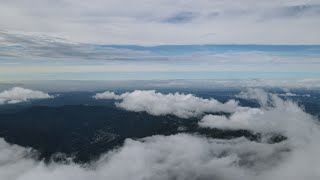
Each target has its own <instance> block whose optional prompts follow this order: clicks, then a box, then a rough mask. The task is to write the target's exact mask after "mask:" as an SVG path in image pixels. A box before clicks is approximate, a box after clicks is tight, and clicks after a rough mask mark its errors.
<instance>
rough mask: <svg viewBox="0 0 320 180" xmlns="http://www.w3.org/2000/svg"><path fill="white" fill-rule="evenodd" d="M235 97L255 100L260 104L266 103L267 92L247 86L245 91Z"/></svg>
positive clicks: (267, 98)
mask: <svg viewBox="0 0 320 180" xmlns="http://www.w3.org/2000/svg"><path fill="white" fill-rule="evenodd" d="M236 97H237V98H242V99H250V100H257V101H258V102H259V103H260V104H261V105H267V103H268V100H269V94H268V93H266V92H265V91H263V90H262V89H258V88H249V89H248V90H247V91H245V92H241V93H240V94H238V95H236Z"/></svg>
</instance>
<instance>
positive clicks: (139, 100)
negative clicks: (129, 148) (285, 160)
mask: <svg viewBox="0 0 320 180" xmlns="http://www.w3.org/2000/svg"><path fill="white" fill-rule="evenodd" d="M94 98H96V99H116V100H121V101H120V102H116V106H117V107H120V108H122V109H125V110H128V111H134V112H147V113H149V114H152V115H156V116H159V115H175V116H178V117H181V118H190V117H197V116H200V115H202V114H204V113H210V112H211V113H212V112H226V113H232V112H234V111H235V110H236V109H237V108H238V103H237V102H236V101H234V100H230V101H228V102H226V103H221V102H219V101H217V100H215V99H203V98H199V97H196V96H194V95H192V94H180V93H175V94H171V93H169V94H162V93H158V92H156V91H155V90H150V91H140V90H136V91H133V92H131V93H124V94H121V95H116V94H115V93H114V92H109V91H107V92H104V93H98V94H96V95H95V96H94Z"/></svg>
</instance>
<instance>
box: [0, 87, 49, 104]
mask: <svg viewBox="0 0 320 180" xmlns="http://www.w3.org/2000/svg"><path fill="white" fill-rule="evenodd" d="M48 98H53V96H50V95H49V94H48V93H44V92H42V91H36V90H31V89H25V88H21V87H14V88H12V89H10V90H5V91H2V92H0V105H1V104H16V103H21V102H26V101H30V100H36V99H48Z"/></svg>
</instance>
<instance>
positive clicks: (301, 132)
mask: <svg viewBox="0 0 320 180" xmlns="http://www.w3.org/2000/svg"><path fill="white" fill-rule="evenodd" d="M140 93H141V92H140ZM149 93H151V94H153V93H155V92H152V91H151V92H149ZM130 94H131V93H130ZM130 94H128V95H127V96H130ZM106 95H107V97H108V98H114V97H119V95H115V94H112V93H110V92H109V93H107V94H106ZM158 96H160V97H164V98H167V97H166V95H163V94H159V95H158ZM171 96H174V94H172V95H171ZM179 96H181V94H179ZM179 96H174V97H176V98H177V97H179ZM184 96H186V95H184ZM184 96H183V97H184ZM123 98H125V97H123ZM184 98H186V97H184ZM193 98H194V97H193ZM257 98H259V97H257ZM269 98H271V99H270V100H269V102H270V104H267V105H265V106H263V107H261V108H249V109H248V108H244V109H237V111H236V112H234V113H233V115H232V116H231V117H230V118H223V117H221V118H220V119H219V118H213V119H211V120H217V121H219V123H217V124H218V126H215V127H218V128H225V127H228V128H231V129H243V128H244V129H249V130H252V131H254V132H263V134H262V138H266V137H268V135H270V134H273V133H274V132H275V131H276V132H277V133H281V134H282V135H284V136H286V137H287V138H288V139H287V140H285V141H282V142H280V143H275V144H268V143H266V142H265V141H263V140H262V141H261V142H254V141H249V140H247V139H245V138H236V139H231V140H223V139H221V140H219V139H211V138H206V137H202V136H197V135H188V134H176V135H171V136H161V135H158V136H152V137H147V138H144V139H141V140H132V139H127V140H126V141H125V143H124V145H123V146H122V147H120V148H119V149H116V150H113V151H111V152H109V153H107V154H105V155H103V156H101V157H100V158H99V160H97V161H93V162H91V163H90V164H85V165H79V164H75V163H73V162H69V163H65V164H61V163H55V162H51V163H48V164H45V163H43V162H41V161H38V160H34V159H33V158H32V157H30V156H31V155H32V154H33V153H32V152H31V150H30V149H26V148H22V147H19V146H16V145H9V144H7V143H6V142H4V141H3V140H0V164H1V165H0V178H1V179H6V180H31V179H46V180H51V179H52V180H53V179H59V180H65V179H79V180H85V179H92V180H103V179H113V180H125V179H132V180H143V179H155V180H160V179H161V180H162V179H190V180H199V179H219V180H254V179H259V180H269V179H273V180H283V179H285V180H286V179H290V180H301V179H308V180H318V179H319V177H320V156H318V154H319V151H320V145H319V143H318V141H319V138H320V129H319V127H320V126H319V123H318V122H317V121H316V120H315V119H313V117H312V116H311V115H309V114H307V113H306V112H304V111H303V109H301V108H300V107H299V106H298V105H297V104H295V103H293V102H291V101H284V100H282V99H280V98H278V97H277V96H275V95H271V96H270V97H269ZM152 99H153V98H151V101H152ZM208 101H209V100H208ZM184 102H185V101H184ZM185 103H186V102H185ZM208 117H209V118H208V119H209V120H210V116H208ZM217 124H216V125H217ZM221 124H222V125H221Z"/></svg>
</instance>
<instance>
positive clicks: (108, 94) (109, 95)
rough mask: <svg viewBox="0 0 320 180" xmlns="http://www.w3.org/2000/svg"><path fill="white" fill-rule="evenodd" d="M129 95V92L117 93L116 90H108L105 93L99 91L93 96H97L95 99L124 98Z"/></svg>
mask: <svg viewBox="0 0 320 180" xmlns="http://www.w3.org/2000/svg"><path fill="white" fill-rule="evenodd" d="M128 95H129V93H124V94H121V95H116V94H115V93H114V92H110V91H106V92H103V93H97V94H96V95H94V96H93V98H95V99H123V98H125V97H126V96H128Z"/></svg>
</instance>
